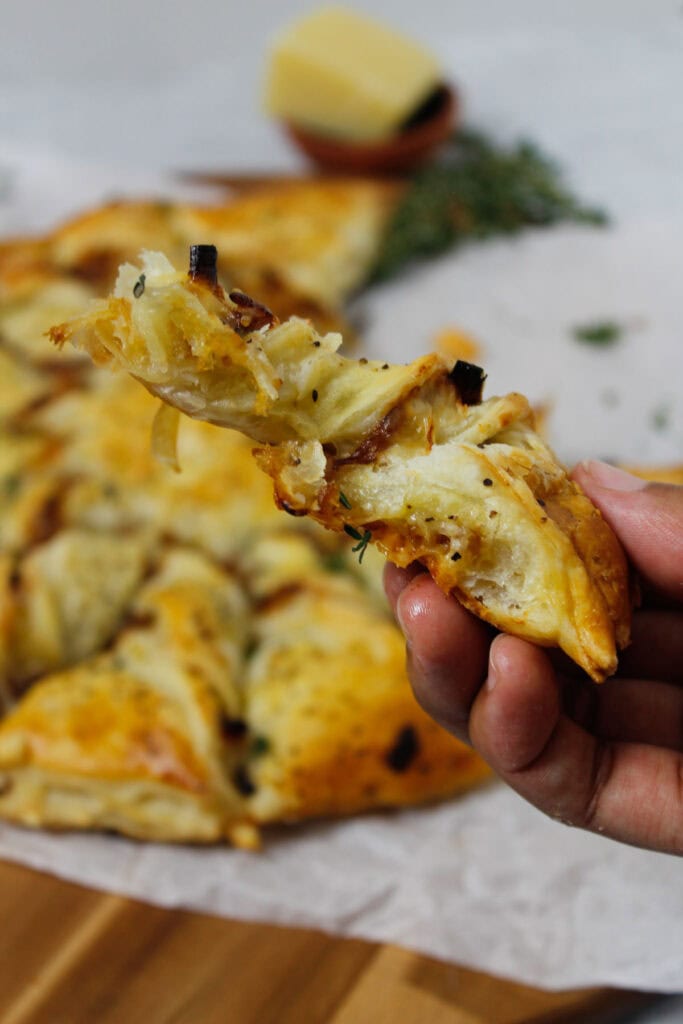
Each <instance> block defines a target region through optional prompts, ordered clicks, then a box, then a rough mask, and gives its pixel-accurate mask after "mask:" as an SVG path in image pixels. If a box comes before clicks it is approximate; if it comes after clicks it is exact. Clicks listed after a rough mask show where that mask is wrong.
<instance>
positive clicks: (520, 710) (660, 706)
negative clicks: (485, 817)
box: [385, 462, 683, 854]
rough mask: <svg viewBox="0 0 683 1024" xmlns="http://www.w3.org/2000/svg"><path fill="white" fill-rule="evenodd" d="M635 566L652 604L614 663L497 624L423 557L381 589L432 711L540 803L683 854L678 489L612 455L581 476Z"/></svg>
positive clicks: (681, 493) (569, 820)
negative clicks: (601, 674) (642, 475)
mask: <svg viewBox="0 0 683 1024" xmlns="http://www.w3.org/2000/svg"><path fill="white" fill-rule="evenodd" d="M574 476H575V479H576V480H577V482H578V483H579V484H580V485H581V487H582V488H583V490H584V491H585V492H586V494H587V495H588V496H589V497H590V498H591V500H592V501H593V502H594V504H595V505H597V507H598V508H599V509H600V510H601V511H602V513H603V515H604V517H605V519H606V520H607V521H608V522H609V523H610V525H611V526H612V528H613V530H614V531H615V533H616V534H617V536H618V537H619V539H620V540H621V543H622V544H623V546H624V549H625V550H626V553H627V555H628V557H629V559H630V561H631V562H632V564H633V565H634V566H635V568H636V569H637V571H638V573H639V576H640V580H641V586H642V590H643V603H642V606H641V607H640V609H638V610H637V611H636V612H635V614H634V620H633V642H632V644H631V646H630V647H629V648H628V649H627V650H626V651H624V652H623V653H622V655H621V657H620V661H619V669H618V673H617V675H616V676H615V677H613V678H612V679H608V680H607V681H606V682H605V683H602V684H601V685H599V686H598V685H596V684H595V683H593V682H591V680H590V679H588V677H587V676H583V675H582V674H581V673H580V671H579V669H578V668H577V667H576V666H575V665H573V663H572V662H570V661H569V660H568V659H566V658H565V657H564V656H563V655H561V654H559V655H558V653H557V652H552V653H550V652H548V651H546V650H543V649H541V648H539V647H536V646H534V645H533V644H531V643H529V642H527V641H525V640H520V639H518V638H516V637H511V636H506V635H504V634H498V635H496V634H495V631H494V630H493V629H492V628H491V627H490V626H488V625H487V624H486V623H484V622H482V621H480V620H479V619H476V618H474V616H472V615H470V613H469V612H467V611H466V610H465V609H464V608H463V607H462V606H461V605H460V604H459V603H458V602H457V601H456V600H455V599H454V598H449V597H446V595H445V594H443V593H442V592H441V591H440V590H439V589H438V587H437V586H436V584H435V583H434V582H433V581H432V579H431V577H430V576H429V575H427V574H426V573H425V572H424V571H423V570H422V569H421V568H420V567H411V568H409V569H403V570H401V569H397V568H396V567H395V566H392V565H388V566H387V569H386V573H385V588H386V591H387V595H388V597H389V600H390V602H391V605H392V607H393V609H394V612H395V614H396V617H397V620H398V622H399V625H400V626H401V628H402V630H403V632H404V634H405V637H406V643H407V651H408V655H407V658H408V673H409V676H410V680H411V683H412V686H413V690H414V691H415V695H416V697H417V699H418V701H419V702H420V704H421V705H422V706H423V708H424V709H425V710H426V711H427V712H428V713H429V714H431V715H432V716H433V717H434V718H435V719H436V720H437V721H438V722H439V723H440V724H441V725H443V726H444V727H445V728H446V729H448V730H449V731H450V732H452V733H454V734H455V735H456V736H458V737H460V738H461V739H463V740H465V741H466V742H468V743H471V744H472V746H474V747H475V748H476V749H477V750H478V751H479V752H480V753H481V755H482V756H483V757H484V758H485V759H486V760H487V761H488V762H489V764H490V765H491V766H492V768H493V769H494V770H495V771H496V772H497V773H498V775H499V776H500V777H501V778H502V779H503V780H504V781H505V782H507V783H508V784H509V785H510V786H512V788H513V789H515V790H516V791H517V792H518V793H520V794H521V796H523V797H525V798H526V799H527V800H529V801H530V802H531V803H532V804H534V805H535V806H536V807H538V808H539V809H540V810H542V811H544V812H545V813H546V814H549V815H551V816H552V817H553V818H557V819H558V820H560V821H563V822H564V823H566V824H569V825H575V826H577V827H580V828H585V829H589V830H592V831H595V832H600V833H603V834H604V835H606V836H610V837H612V838H613V839H618V840H621V841H622V842H626V843H632V844H633V845H636V846H643V847H647V848H650V849H653V850H660V851H666V852H669V853H678V854H683V487H674V486H671V485H664V484H646V483H645V482H644V481H642V480H639V479H638V478H637V477H633V476H630V475H629V474H626V473H623V472H622V471H621V470H617V469H614V468H613V467H611V466H606V465H604V464H603V463H596V462H591V463H586V464H582V465H581V466H579V467H578V468H577V469H576V470H575V473H574Z"/></svg>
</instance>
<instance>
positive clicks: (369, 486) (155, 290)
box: [51, 246, 630, 681]
mask: <svg viewBox="0 0 683 1024" xmlns="http://www.w3.org/2000/svg"><path fill="white" fill-rule="evenodd" d="M51 333H52V337H53V340H55V341H56V342H57V343H59V344H61V343H63V342H64V341H66V340H70V341H72V342H73V343H74V344H75V345H76V347H81V348H85V349H87V351H88V352H89V353H90V354H91V356H92V357H93V359H94V360H95V362H96V363H98V364H110V365H113V366H118V367H123V368H124V369H126V370H128V371H129V372H130V373H132V374H133V375H134V376H135V377H137V378H138V379H139V380H141V381H142V382H143V383H144V384H145V386H146V387H147V388H148V389H149V390H150V391H151V392H152V393H154V394H156V395H157V396H158V397H160V398H162V399H163V400H164V401H165V402H167V403H170V404H171V405H173V406H175V407H176V408H177V409H180V410H182V411H183V412H185V413H187V414H188V415H189V416H192V417H195V418H199V419H204V420H208V421H210V422H213V423H217V424H220V425H223V426H227V427H232V428H235V429H238V430H240V431H242V432H243V433H245V434H247V435H248V436H250V437H252V438H253V439H254V440H256V441H257V442H259V443H260V444H261V446H262V447H261V449H260V451H259V452H258V454H257V459H258V461H259V464H260V465H261V466H262V468H263V469H265V470H266V472H268V473H269V474H270V475H271V476H272V478H273V480H274V483H275V493H276V500H277V502H278V504H279V505H280V507H282V508H284V509H285V510H286V511H288V512H290V513H291V514H293V515H295V516H296V515H310V516H312V517H313V518H315V519H317V520H318V521H319V522H321V523H322V524H323V525H325V526H327V527H330V528H331V529H335V530H339V531H341V530H344V531H346V532H347V533H349V534H350V535H351V536H352V537H353V538H354V539H355V540H356V541H357V545H356V548H357V550H358V553H359V556H360V557H362V554H363V551H364V549H365V547H366V546H367V544H368V542H370V541H372V542H373V543H376V544H377V545H378V546H379V547H380V550H382V551H383V553H385V554H386V555H387V556H388V557H389V558H390V559H391V560H392V561H393V562H395V563H397V564H398V565H404V566H405V565H408V564H410V563H411V562H414V561H420V562H422V563H423V564H424V565H425V566H426V567H427V568H428V569H429V571H430V572H431V574H432V576H433V577H434V579H435V580H436V582H437V583H438V584H439V586H440V587H441V588H442V589H443V590H444V591H446V592H448V593H453V594H455V595H456V596H457V597H458V598H459V599H460V600H461V601H462V602H463V604H464V605H465V606H466V607H467V608H469V609H470V610H471V611H472V612H474V613H475V614H477V615H479V616H480V617H481V618H483V619H485V620H487V621H488V622H490V623H492V624H493V625H494V626H496V627H497V628H499V629H502V630H505V631H506V632H509V633H511V634H514V635H517V636H521V637H525V638H527V639H529V640H532V641H534V642H536V643H539V644H543V645H548V646H559V647H561V648H562V649H563V650H564V651H565V652H566V653H567V654H568V655H569V656H570V657H571V658H573V659H574V661H575V662H576V663H577V664H578V665H580V666H581V667H582V668H583V669H584V670H585V671H586V672H587V673H588V674H589V675H590V676H591V677H592V678H593V679H595V680H596V681H600V680H602V679H604V678H605V677H606V676H608V675H610V674H611V673H612V672H614V670H615V668H616V664H617V650H618V649H620V648H622V647H624V646H625V645H626V644H627V643H628V640H629V631H630V598H629V587H628V573H627V566H626V562H625V558H624V555H623V552H622V550H621V548H620V546H619V544H618V542H617V540H616V538H615V537H614V535H613V533H612V531H611V530H610V528H609V526H608V525H607V524H606V523H605V522H604V520H603V519H602V517H601V515H600V513H599V512H598V511H597V510H596V509H595V508H594V507H593V505H592V504H591V503H590V501H589V500H588V498H586V497H585V495H584V494H583V493H582V492H581V491H580V489H579V488H578V487H577V485H576V484H574V483H573V482H572V481H571V480H570V479H569V478H568V476H567V474H566V472H565V470H564V469H563V468H562V466H561V465H560V464H559V463H558V462H557V460H556V458H555V457H554V455H553V454H552V452H551V451H550V449H549V448H548V447H547V446H546V445H545V443H544V442H543V441H542V440H541V439H540V437H539V436H538V434H537V433H536V432H535V430H534V423H533V414H532V412H531V409H530V407H529V404H528V402H527V400H526V399H525V398H524V397H523V396H521V395H518V394H510V395H506V396H503V397H500V398H491V399H489V400H488V401H486V402H482V401H481V387H482V383H483V375H482V374H481V371H479V370H478V368H477V367H472V366H471V365H469V364H462V363H457V364H456V366H455V367H454V368H451V367H450V366H449V365H448V363H446V362H445V361H444V360H443V359H442V358H441V357H439V356H437V355H431V356H427V357H424V358H422V359H418V360H416V361H415V362H414V363H412V364H410V365H407V366H390V365H389V364H387V363H385V364H380V363H373V362H368V361H367V360H359V361H355V360H349V359H344V358H342V357H340V356H339V355H338V353H337V349H338V347H339V345H340V343H341V338H340V337H339V336H338V335H326V336H324V337H321V336H320V335H319V334H318V333H317V332H316V330H315V329H314V328H313V326H312V325H311V324H310V323H309V322H307V321H305V320H301V319H298V318H292V319H290V320H289V321H287V322H285V323H279V322H278V321H277V318H276V317H275V316H274V315H273V314H272V313H270V311H269V310H268V309H266V308H265V307H263V306H262V305H260V304H259V303H258V302H256V301H254V300H252V299H250V298H248V297H247V296H245V295H243V294H242V293H239V292H234V291H233V292H231V293H230V295H226V294H225V293H224V291H223V289H222V288H221V286H220V285H219V284H218V282H217V279H216V257H215V250H212V247H209V246H199V247H194V249H193V254H192V264H191V271H190V274H189V275H188V274H185V273H180V272H176V271H175V270H174V269H173V267H172V266H171V264H170V263H169V262H168V260H167V259H166V258H165V257H163V256H161V255H159V254H150V253H146V254H143V257H142V264H141V266H140V267H134V266H131V265H127V266H124V267H123V268H122V269H121V271H120V274H119V278H118V282H117V286H116V290H115V293H114V295H113V296H112V298H111V299H109V300H108V301H107V302H104V303H100V304H98V305H96V306H94V307H93V309H92V311H91V312H89V313H88V314H86V315H84V316H83V317H80V318H77V319H75V320H72V321H71V322H69V323H67V324H62V325H61V326H59V327H55V328H53V330H52V332H51ZM166 440H167V439H166Z"/></svg>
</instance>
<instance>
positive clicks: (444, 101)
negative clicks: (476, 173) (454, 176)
mask: <svg viewBox="0 0 683 1024" xmlns="http://www.w3.org/2000/svg"><path fill="white" fill-rule="evenodd" d="M459 115H460V103H459V100H458V94H457V92H456V91H455V89H454V88H453V87H452V86H450V85H445V84H444V85H441V86H439V88H438V89H437V90H436V91H435V92H434V93H433V94H432V96H431V97H430V98H429V100H428V101H427V103H425V104H424V106H423V107H422V108H421V109H420V110H419V111H418V112H417V114H416V115H415V116H414V117H413V118H411V120H410V121H409V122H408V124H407V125H406V126H405V127H404V128H403V129H402V130H401V131H400V132H399V133H398V134H397V135H393V136H392V137H391V138H389V139H383V140H382V141H381V142H344V141H341V140H339V139H335V138H332V137H330V136H325V135H316V134H315V133H313V132H309V131H307V130H306V129H305V128H300V127H298V126H296V125H294V124H292V123H291V122H285V130H286V132H287V134H288V135H289V137H290V139H291V140H292V141H293V142H294V143H295V144H296V145H297V146H298V147H299V149H300V150H301V151H302V152H303V153H305V154H306V156H307V157H308V158H309V159H310V160H312V161H313V162H314V163H316V164H318V166H319V167H321V168H323V169H324V170H326V171H335V172H339V171H343V172H344V173H346V174H400V173H401V172H403V171H410V170H413V169H414V168H415V167H417V166H418V165H419V164H422V163H424V161H425V160H426V159H427V158H428V157H429V156H431V154H432V153H433V152H434V150H435V149H437V147H438V146H440V145H441V143H442V142H445V141H446V139H447V138H448V137H449V135H451V134H452V132H453V131H454V129H455V127H456V125H457V123H458V121H459Z"/></svg>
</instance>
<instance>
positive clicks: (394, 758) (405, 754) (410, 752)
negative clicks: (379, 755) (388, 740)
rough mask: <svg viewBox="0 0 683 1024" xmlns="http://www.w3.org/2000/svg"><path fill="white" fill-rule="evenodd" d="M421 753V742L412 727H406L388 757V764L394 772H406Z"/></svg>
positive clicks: (401, 731) (399, 734)
mask: <svg viewBox="0 0 683 1024" xmlns="http://www.w3.org/2000/svg"><path fill="white" fill-rule="evenodd" d="M419 753H420V741H419V739H418V736H417V732H416V731H415V729H414V727H413V726H412V725H405V726H404V727H403V728H402V729H401V730H400V732H399V733H398V735H397V737H396V741H395V743H394V745H393V747H392V748H391V750H390V751H389V752H388V754H387V756H386V763H387V765H388V767H389V768H391V770H392V771H394V772H404V771H406V769H407V768H409V767H410V765H411V764H412V762H413V761H414V760H415V758H416V757H417V755H418V754H419Z"/></svg>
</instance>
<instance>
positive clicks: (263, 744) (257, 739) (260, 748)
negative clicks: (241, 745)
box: [249, 736, 270, 757]
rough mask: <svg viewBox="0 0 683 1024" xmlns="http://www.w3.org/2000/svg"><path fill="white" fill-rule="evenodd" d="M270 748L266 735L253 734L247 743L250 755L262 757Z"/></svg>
mask: <svg viewBox="0 0 683 1024" xmlns="http://www.w3.org/2000/svg"><path fill="white" fill-rule="evenodd" d="M269 750H270V740H269V739H268V737H267V736H254V738H253V740H252V741H251V744H250V745H249V756H250V757H263V755H264V754H267V753H268V751H269Z"/></svg>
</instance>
